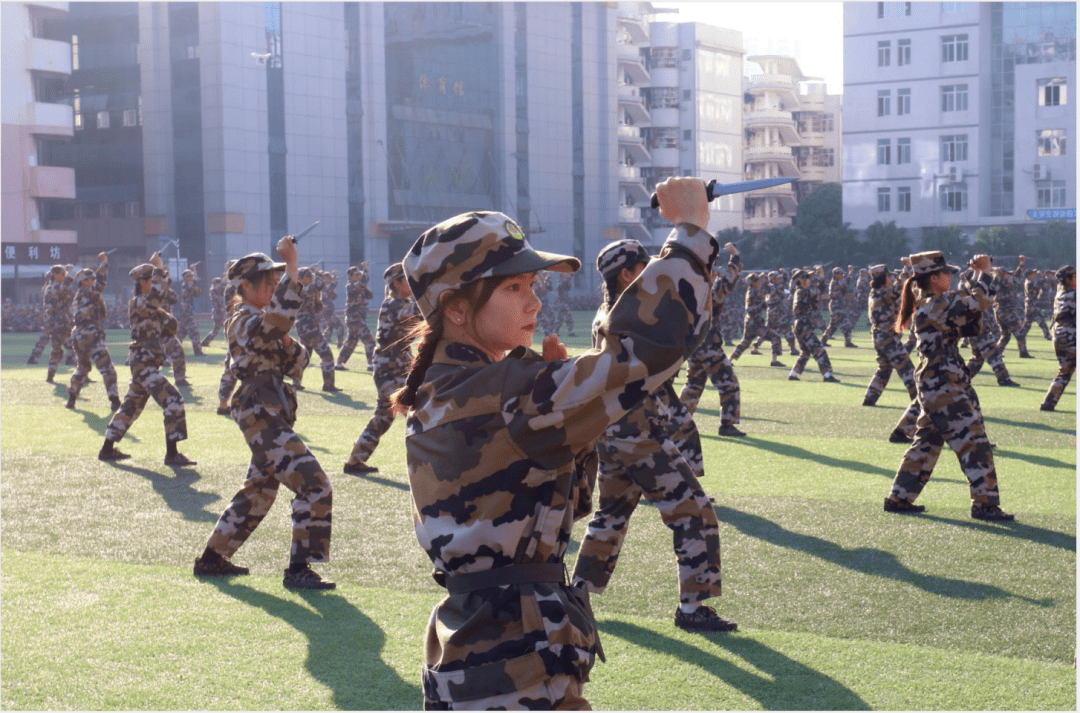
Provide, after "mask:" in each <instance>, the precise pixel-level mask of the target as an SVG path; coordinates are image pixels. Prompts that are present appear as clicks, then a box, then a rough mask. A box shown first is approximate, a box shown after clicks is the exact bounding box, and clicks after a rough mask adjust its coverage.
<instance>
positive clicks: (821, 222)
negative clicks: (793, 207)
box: [795, 183, 844, 239]
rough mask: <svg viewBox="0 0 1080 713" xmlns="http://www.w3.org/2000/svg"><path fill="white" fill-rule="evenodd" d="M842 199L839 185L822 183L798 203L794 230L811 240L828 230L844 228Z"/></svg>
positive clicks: (841, 189) (842, 194)
mask: <svg viewBox="0 0 1080 713" xmlns="http://www.w3.org/2000/svg"><path fill="white" fill-rule="evenodd" d="M843 198H844V191H843V188H841V186H840V184H839V183H822V184H821V185H820V186H818V187H817V188H815V189H814V190H812V191H810V194H809V195H808V196H806V197H805V198H803V199H802V202H801V203H799V211H798V213H796V216H795V229H796V230H798V231H799V232H800V233H801V234H802V235H803V237H805V238H808V239H812V238H813V237H814V236H816V235H818V234H822V233H825V232H826V231H828V230H830V229H835V228H841V227H844V209H843Z"/></svg>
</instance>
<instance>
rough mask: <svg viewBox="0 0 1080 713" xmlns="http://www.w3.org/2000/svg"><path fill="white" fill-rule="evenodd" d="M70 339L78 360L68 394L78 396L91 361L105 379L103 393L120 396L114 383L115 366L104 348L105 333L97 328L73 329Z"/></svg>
mask: <svg viewBox="0 0 1080 713" xmlns="http://www.w3.org/2000/svg"><path fill="white" fill-rule="evenodd" d="M71 341H72V344H73V345H74V346H75V356H76V358H77V360H78V361H77V363H76V366H75V373H74V374H72V375H71V383H70V384H69V385H68V396H71V397H73V398H79V392H80V391H82V387H84V386H86V382H87V381H88V377H89V374H90V365H91V363H93V365H94V366H96V367H97V370H98V371H99V372H101V378H102V379H103V380H104V381H105V393H106V394H107V395H108V396H109V399H110V400H111V399H114V398H117V399H118V398H120V393H119V390H118V387H117V383H116V368H115V367H113V363H112V356H111V355H110V354H109V350H108V349H106V348H105V333H104V332H102V331H99V330H97V329H85V330H75V331H74V332H72V335H71Z"/></svg>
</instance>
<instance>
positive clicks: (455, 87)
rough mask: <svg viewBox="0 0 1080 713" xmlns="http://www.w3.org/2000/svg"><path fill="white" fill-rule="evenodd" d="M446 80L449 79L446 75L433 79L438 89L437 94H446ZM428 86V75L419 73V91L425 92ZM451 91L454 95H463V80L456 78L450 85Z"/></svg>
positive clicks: (429, 85)
mask: <svg viewBox="0 0 1080 713" xmlns="http://www.w3.org/2000/svg"><path fill="white" fill-rule="evenodd" d="M448 81H449V80H448V79H447V78H446V77H437V78H436V79H435V84H436V86H437V87H438V89H439V94H446V84H447V82H448ZM430 88H431V80H430V79H428V76H427V75H426V74H421V75H420V91H422V92H426V91H427V90H428V89H430ZM451 91H452V92H453V93H454V96H456V97H463V96H465V82H463V81H462V80H460V79H458V80H457V81H455V82H454V83H453V84H452V85H451Z"/></svg>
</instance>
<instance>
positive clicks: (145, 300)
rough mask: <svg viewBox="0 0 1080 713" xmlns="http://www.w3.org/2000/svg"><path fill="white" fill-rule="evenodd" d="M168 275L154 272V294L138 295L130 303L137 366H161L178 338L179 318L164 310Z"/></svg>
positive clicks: (131, 357)
mask: <svg viewBox="0 0 1080 713" xmlns="http://www.w3.org/2000/svg"><path fill="white" fill-rule="evenodd" d="M167 279H168V273H167V272H165V270H163V269H161V268H156V269H155V270H154V274H153V277H152V278H151V282H150V291H149V292H147V293H146V294H142V295H135V296H134V297H132V298H131V301H130V302H128V324H129V329H130V330H131V344H130V345H129V346H128V360H129V362H130V364H131V366H132V367H134V366H135V365H136V364H145V363H152V364H154V365H155V366H160V365H161V364H162V362H164V361H165V351H164V342H165V340H166V339H168V338H169V337H172V336H175V335H176V328H177V324H176V318H175V317H173V316H172V315H171V314H170V313H169V312H168V311H167V310H166V309H165V308H164V307H162V306H161V303H162V301H163V300H165V299H166V297H167V291H171V290H168V287H167V286H166V280H167Z"/></svg>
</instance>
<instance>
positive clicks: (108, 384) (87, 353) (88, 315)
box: [67, 253, 120, 411]
mask: <svg viewBox="0 0 1080 713" xmlns="http://www.w3.org/2000/svg"><path fill="white" fill-rule="evenodd" d="M98 260H100V261H101V265H99V266H98V269H97V272H96V273H95V271H93V270H91V269H90V268H88V267H87V268H84V269H82V270H80V271H79V272H78V274H77V275H76V276H75V284H76V285H78V288H79V291H78V292H76V293H75V300H74V302H73V306H74V315H73V317H74V320H75V326H74V327H73V328H72V330H71V343H72V345H74V347H75V354H76V356H77V357H78V362H77V365H76V367H75V373H74V374H72V375H71V383H70V384H69V385H68V402H67V407H68V408H69V409H73V408H75V401H76V400H77V399H78V398H79V392H80V391H82V387H83V386H85V385H86V383H87V382H88V381H89V378H88V375H89V374H90V364H91V363H93V364H94V366H96V367H97V370H98V371H99V372H101V378H102V379H103V380H104V381H105V393H106V394H108V396H109V404H110V406H111V407H112V410H113V411H116V410H117V409H119V408H120V392H119V391H118V389H117V383H116V369H115V368H114V367H113V363H112V356H110V355H109V350H108V349H107V348H106V347H105V327H104V324H105V300H104V299H102V297H101V293H102V291H104V289H105V285H106V284H107V283H108V281H109V256H108V255H106V254H105V253H99V254H98Z"/></svg>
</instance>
